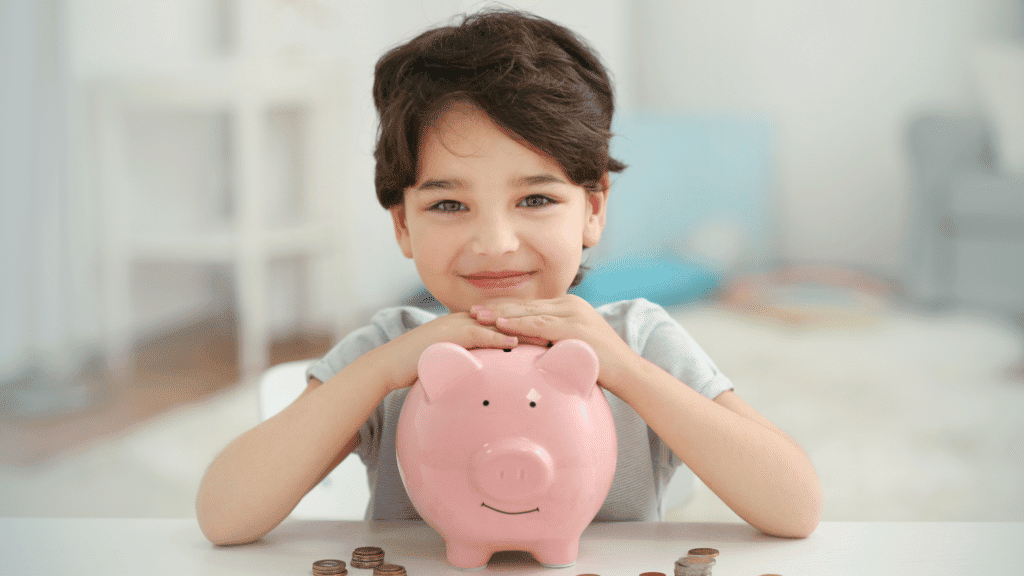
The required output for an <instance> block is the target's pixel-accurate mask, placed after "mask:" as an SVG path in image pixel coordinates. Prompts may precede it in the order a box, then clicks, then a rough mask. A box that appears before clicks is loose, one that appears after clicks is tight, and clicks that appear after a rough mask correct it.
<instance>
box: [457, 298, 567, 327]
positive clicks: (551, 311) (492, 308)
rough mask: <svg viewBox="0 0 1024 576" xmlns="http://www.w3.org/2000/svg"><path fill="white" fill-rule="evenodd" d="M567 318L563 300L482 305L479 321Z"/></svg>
mask: <svg viewBox="0 0 1024 576" xmlns="http://www.w3.org/2000/svg"><path fill="white" fill-rule="evenodd" d="M544 315H546V316H565V315H566V307H565V306H564V305H563V303H562V302H561V299H558V298H555V299H550V300H528V301H520V302H492V303H487V304H483V305H481V307H480V309H479V311H478V313H477V315H476V318H477V320H478V321H485V322H493V321H494V320H495V319H497V318H523V317H526V316H544Z"/></svg>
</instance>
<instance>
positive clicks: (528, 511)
mask: <svg viewBox="0 0 1024 576" xmlns="http://www.w3.org/2000/svg"><path fill="white" fill-rule="evenodd" d="M480 505H481V506H483V507H484V508H490V509H491V510H494V511H495V512H501V513H502V514H508V515H510V516H515V515H516V514H529V513H530V512H540V508H534V509H533V510H524V511H522V512H505V511H504V510H498V509H497V508H495V507H493V506H488V505H487V503H486V502H482V503H481V504H480Z"/></svg>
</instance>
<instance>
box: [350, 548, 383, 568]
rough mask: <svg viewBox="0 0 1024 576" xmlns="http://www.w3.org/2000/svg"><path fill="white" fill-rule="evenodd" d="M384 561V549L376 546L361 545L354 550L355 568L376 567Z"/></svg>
mask: <svg viewBox="0 0 1024 576" xmlns="http://www.w3.org/2000/svg"><path fill="white" fill-rule="evenodd" d="M383 563H384V550H382V549H380V548H378V547H376V546H361V547H359V548H356V549H355V550H353V551H352V562H350V563H349V564H350V565H351V566H352V567H353V568H376V567H377V566H380V565H381V564H383Z"/></svg>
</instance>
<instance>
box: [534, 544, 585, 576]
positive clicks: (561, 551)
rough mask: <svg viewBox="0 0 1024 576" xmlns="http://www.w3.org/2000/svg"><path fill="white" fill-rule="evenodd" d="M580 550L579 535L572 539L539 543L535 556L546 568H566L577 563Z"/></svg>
mask: <svg viewBox="0 0 1024 576" xmlns="http://www.w3.org/2000/svg"><path fill="white" fill-rule="evenodd" d="M579 551H580V539H579V537H576V538H573V539H571V540H552V541H547V542H541V543H539V544H537V548H536V549H535V550H534V551H533V557H534V558H536V559H537V562H540V563H541V564H543V565H544V567H545V568H565V567H566V566H572V565H573V564H575V563H576V556H577V554H579Z"/></svg>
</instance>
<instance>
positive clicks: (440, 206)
mask: <svg viewBox="0 0 1024 576" xmlns="http://www.w3.org/2000/svg"><path fill="white" fill-rule="evenodd" d="M465 208H466V205H465V204H463V203H462V202H459V201H458V200H441V201H440V202H435V203H434V204H432V205H431V206H430V208H429V210H430V211H431V212H441V213H444V214H450V213H452V212H459V211H461V210H465Z"/></svg>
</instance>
